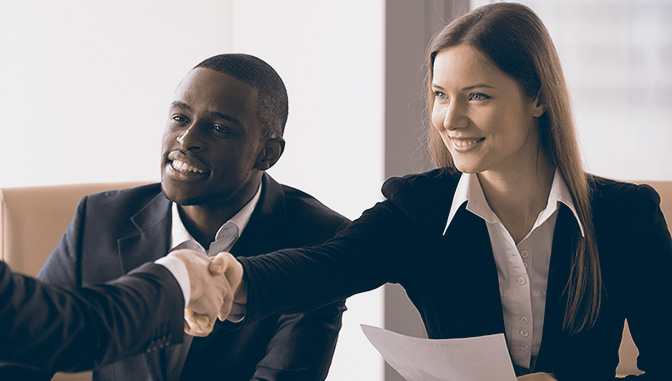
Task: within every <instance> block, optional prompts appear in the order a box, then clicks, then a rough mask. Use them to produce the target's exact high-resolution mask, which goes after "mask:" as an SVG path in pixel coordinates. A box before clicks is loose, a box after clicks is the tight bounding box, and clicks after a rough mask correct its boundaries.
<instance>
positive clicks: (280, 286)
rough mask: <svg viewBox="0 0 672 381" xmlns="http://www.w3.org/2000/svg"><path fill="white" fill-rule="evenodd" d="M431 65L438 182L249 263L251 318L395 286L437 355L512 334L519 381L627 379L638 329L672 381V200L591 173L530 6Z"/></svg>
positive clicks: (497, 19) (659, 369)
mask: <svg viewBox="0 0 672 381" xmlns="http://www.w3.org/2000/svg"><path fill="white" fill-rule="evenodd" d="M428 52H429V54H428V55H427V67H428V69H429V71H428V76H427V77H428V80H429V81H428V96H427V110H428V113H427V115H428V116H430V118H429V119H430V120H429V121H428V123H427V125H428V135H429V143H430V148H431V151H432V154H433V158H434V161H435V163H436V164H437V165H438V167H439V168H437V169H435V170H433V171H430V172H426V173H420V174H413V175H408V176H404V177H403V178H391V179H389V180H388V181H387V182H385V184H384V185H383V189H382V192H383V195H384V196H385V197H386V200H384V201H382V202H380V203H377V204H376V205H375V206H374V207H372V208H370V209H368V210H366V211H365V212H364V213H363V214H362V216H361V217H360V218H359V219H357V220H356V221H354V222H353V223H352V224H351V225H350V226H349V227H348V228H347V229H346V230H344V231H341V232H340V233H339V234H338V235H337V236H336V237H335V238H333V239H332V240H330V241H328V242H326V243H325V244H322V245H319V246H315V247H304V248H300V249H288V250H282V251H277V252H274V253H269V254H267V255H262V256H257V257H247V258H239V260H240V262H241V263H242V265H243V267H244V271H245V279H246V281H247V284H244V285H243V286H242V288H241V292H240V295H241V296H246V297H247V299H246V300H247V307H248V309H247V313H248V316H249V317H255V316H264V315H266V314H268V313H272V312H273V311H279V310H291V311H297V310H299V311H300V310H303V309H309V308H311V307H314V306H319V305H322V304H324V303H326V302H328V301H330V300H333V299H337V298H339V297H343V296H348V295H353V294H357V293H360V292H364V291H367V290H371V289H374V288H376V287H378V286H380V285H382V284H384V283H386V282H393V283H399V284H400V285H401V286H403V287H404V289H405V290H406V293H407V294H408V296H409V298H410V299H411V301H412V302H413V304H414V305H415V307H416V308H417V310H418V312H419V313H420V315H421V317H422V319H423V321H424V325H425V329H426V331H427V334H428V336H429V338H431V339H444V338H461V337H470V336H481V335H489V334H495V333H505V336H506V340H507V345H508V349H509V353H510V354H511V358H512V360H513V364H514V367H515V369H516V374H517V375H519V376H523V375H526V374H529V373H532V372H536V373H544V374H540V375H538V376H539V377H544V378H546V379H548V378H549V377H551V376H550V374H553V375H554V377H555V378H557V379H559V380H607V379H613V378H614V376H615V372H616V367H617V364H618V349H619V348H618V346H619V343H620V341H621V334H622V332H623V324H624V321H625V318H627V319H628V322H629V324H630V327H631V332H632V333H633V339H634V341H635V343H636V344H637V345H638V347H639V351H640V357H639V359H640V368H641V369H642V370H644V371H645V372H646V376H645V377H650V379H663V378H664V377H666V375H667V372H668V370H667V359H668V358H669V357H670V356H672V349H671V348H670V346H669V345H668V344H669V342H670V341H672V328H670V326H669V319H670V312H669V303H662V302H661V301H662V300H670V297H672V279H670V277H669V274H670V273H672V239H671V238H670V233H669V231H668V230H667V226H666V223H665V220H664V217H663V215H662V212H661V210H660V205H659V203H660V198H659V196H658V194H657V193H656V192H655V191H654V190H653V189H652V188H651V187H649V186H647V185H635V184H629V183H624V182H617V181H614V180H608V179H605V178H601V177H598V176H595V175H592V174H589V173H586V172H585V171H584V170H583V169H582V166H581V158H580V156H579V154H578V149H577V142H576V138H575V136H574V135H575V133H574V125H573V121H572V115H571V111H570V103H569V96H568V91H567V87H566V84H565V80H564V76H563V73H562V69H561V67H560V61H559V58H558V55H557V53H556V51H555V48H554V46H553V42H552V41H551V39H550V36H549V35H548V32H547V31H546V29H545V27H544V25H543V23H542V22H541V20H540V19H539V18H538V16H537V15H536V14H535V13H534V12H533V11H532V10H531V9H529V8H527V7H525V6H523V5H520V4H516V3H496V4H491V5H487V6H483V7H481V8H478V9H476V10H474V11H472V12H470V13H468V14H466V15H464V16H462V17H460V18H458V19H456V20H455V21H453V22H452V23H451V24H449V25H447V26H446V27H445V28H443V30H441V31H440V32H439V33H438V34H437V35H436V36H435V38H434V39H433V41H432V42H431V44H430V46H429V49H428ZM633 253H637V255H636V257H635V256H633ZM343 274H347V276H345V277H344V276H343ZM465 285H466V286H465ZM243 300H244V298H241V299H240V301H241V302H242V301H243ZM456 312H462V313H456ZM525 379H530V378H529V377H526V378H525Z"/></svg>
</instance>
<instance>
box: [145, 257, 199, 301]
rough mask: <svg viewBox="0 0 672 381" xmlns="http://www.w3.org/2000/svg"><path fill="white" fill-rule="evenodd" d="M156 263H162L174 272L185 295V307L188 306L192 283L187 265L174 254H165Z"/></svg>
mask: <svg viewBox="0 0 672 381" xmlns="http://www.w3.org/2000/svg"><path fill="white" fill-rule="evenodd" d="M154 263H156V264H158V265H161V266H163V267H165V268H167V269H168V271H170V272H171V274H173V276H174V277H175V279H176V280H177V283H178V284H179V285H180V288H181V289H182V296H184V307H185V308H186V307H187V304H189V299H190V298H191V283H190V282H189V272H188V271H187V266H186V265H185V264H184V262H182V260H181V259H180V258H178V257H174V256H165V257H161V258H159V259H157V260H156V261H154Z"/></svg>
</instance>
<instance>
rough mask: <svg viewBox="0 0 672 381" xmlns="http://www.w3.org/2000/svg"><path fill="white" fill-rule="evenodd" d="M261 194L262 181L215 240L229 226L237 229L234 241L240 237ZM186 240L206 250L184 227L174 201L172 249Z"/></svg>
mask: <svg viewBox="0 0 672 381" xmlns="http://www.w3.org/2000/svg"><path fill="white" fill-rule="evenodd" d="M260 196H261V183H260V184H259V188H257V192H256V193H255V194H254V196H253V197H252V199H251V200H250V201H248V202H247V204H245V206H243V207H242V208H241V209H240V210H239V211H238V213H236V215H234V216H233V217H231V219H230V220H228V221H226V222H225V223H224V224H223V225H222V226H220V228H219V229H218V230H217V234H215V242H216V241H218V240H219V239H220V238H221V237H222V236H223V234H224V232H225V231H226V230H227V228H228V227H235V230H236V231H237V234H236V236H235V237H233V242H235V241H236V240H237V239H238V238H240V235H241V234H242V233H243V230H245V227H246V226H247V223H248V222H249V221H250V217H251V216H252V212H254V208H255V207H256V206H257V203H258V202H259V198H260ZM184 242H193V243H195V244H196V245H198V246H199V247H200V249H201V250H203V251H204V252H205V251H206V250H205V249H204V248H203V247H201V246H200V245H199V244H198V243H197V242H196V240H195V239H194V238H193V237H192V236H191V234H189V232H188V231H187V229H186V228H185V227H184V224H183V223H182V219H181V218H180V213H179V211H178V210H177V204H176V203H174V202H173V203H172V226H171V236H170V247H171V250H172V249H174V248H175V247H177V246H178V245H180V244H182V243H184ZM231 246H232V245H231Z"/></svg>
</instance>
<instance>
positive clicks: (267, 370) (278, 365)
mask: <svg viewBox="0 0 672 381" xmlns="http://www.w3.org/2000/svg"><path fill="white" fill-rule="evenodd" d="M344 310H345V302H344V301H338V302H335V303H331V304H329V305H327V306H325V307H322V308H319V309H317V310H313V311H310V312H308V313H305V314H291V315H281V316H280V317H279V319H278V321H277V331H276V332H275V334H274V335H273V337H272V339H271V341H270V342H269V343H268V345H267V348H266V356H265V357H264V358H263V359H262V360H261V361H260V362H259V363H258V364H257V367H256V371H255V374H254V377H253V378H252V380H254V381H257V380H258V381H262V380H264V381H266V380H307V381H308V380H324V379H325V378H326V377H327V372H328V370H329V366H330V365H331V359H332V357H333V355H334V350H335V349H336V340H337V338H338V332H339V330H340V329H341V324H342V322H341V318H342V313H343V311H344Z"/></svg>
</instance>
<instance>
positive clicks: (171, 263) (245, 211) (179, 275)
mask: <svg viewBox="0 0 672 381" xmlns="http://www.w3.org/2000/svg"><path fill="white" fill-rule="evenodd" d="M260 195H261V184H259V188H258V189H257V193H255V194H254V196H253V197H252V199H251V200H250V201H248V203H247V204H245V206H243V208H242V209H240V211H238V213H236V215H235V216H233V217H232V218H231V219H230V220H228V221H226V222H225V223H224V224H223V225H222V226H221V227H220V228H219V230H217V234H215V240H214V241H213V242H211V243H210V245H209V246H208V248H207V249H205V248H204V247H203V246H202V245H201V244H199V243H198V242H197V241H196V240H195V239H194V238H193V237H192V236H191V234H189V232H188V231H187V229H186V228H185V227H184V224H183V223H182V219H181V218H180V212H179V211H178V209H177V204H176V203H174V202H173V203H172V206H171V208H172V225H171V233H170V247H171V249H170V250H169V252H171V251H174V250H178V249H191V250H194V251H198V252H200V253H203V254H206V255H208V256H214V255H217V253H219V252H222V251H230V250H231V248H232V247H233V245H234V244H235V243H236V241H238V238H240V235H241V234H242V233H243V230H245V227H246V226H247V223H248V222H249V221H250V217H251V216H252V212H253V211H254V208H255V207H256V206H257V203H258V202H259V197H260ZM155 262H156V263H158V264H160V265H163V266H165V267H166V268H167V269H168V270H170V272H171V273H172V274H173V276H175V279H177V282H178V283H179V284H180V287H181V288H182V294H183V296H184V303H185V306H186V305H187V303H189V299H190V297H191V284H190V283H189V273H188V272H187V267H186V266H185V264H184V262H182V260H180V259H179V258H174V257H162V258H159V259H158V260H156V261H155Z"/></svg>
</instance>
